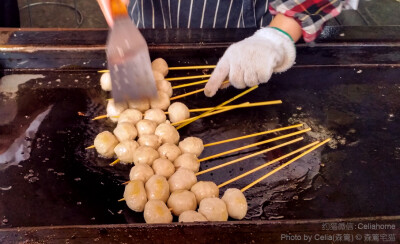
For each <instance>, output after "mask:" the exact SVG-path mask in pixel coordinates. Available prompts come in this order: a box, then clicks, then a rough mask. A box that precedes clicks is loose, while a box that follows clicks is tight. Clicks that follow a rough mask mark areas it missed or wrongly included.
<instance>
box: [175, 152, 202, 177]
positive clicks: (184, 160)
mask: <svg viewBox="0 0 400 244" xmlns="http://www.w3.org/2000/svg"><path fill="white" fill-rule="evenodd" d="M174 165H175V168H186V169H190V170H191V171H193V172H195V173H197V172H199V168H200V162H199V160H198V159H197V157H196V155H194V154H193V153H184V154H182V155H180V156H179V157H177V158H176V159H175V161H174Z"/></svg>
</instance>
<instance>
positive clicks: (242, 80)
mask: <svg viewBox="0 0 400 244" xmlns="http://www.w3.org/2000/svg"><path fill="white" fill-rule="evenodd" d="M295 58H296V49H295V46H294V43H293V41H292V40H291V39H290V38H289V36H287V35H285V34H284V33H282V32H280V31H279V30H276V29H273V28H269V27H266V28H262V29H260V30H258V31H256V32H255V33H254V35H252V36H251V37H248V38H246V39H244V40H242V41H240V42H237V43H235V44H232V45H231V46H230V47H229V48H228V49H227V50H226V51H225V53H224V55H223V56H222V58H221V59H220V60H219V62H218V64H217V67H215V69H214V72H213V73H212V75H211V77H210V79H209V81H208V82H207V84H206V86H205V89H204V93H205V95H206V96H207V97H212V96H214V95H215V93H216V92H217V90H218V89H219V88H220V87H221V84H222V82H224V81H225V80H226V79H227V78H228V76H229V82H230V84H232V85H233V86H234V87H236V88H238V89H243V88H245V87H246V86H249V87H251V86H255V85H257V84H260V83H266V82H268V80H269V79H270V78H271V75H272V73H273V72H284V71H286V70H288V69H289V68H290V67H292V65H293V64H294V61H295Z"/></svg>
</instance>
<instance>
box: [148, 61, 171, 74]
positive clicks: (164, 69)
mask: <svg viewBox="0 0 400 244" xmlns="http://www.w3.org/2000/svg"><path fill="white" fill-rule="evenodd" d="M151 68H152V69H153V70H155V71H158V72H160V73H161V74H162V75H163V76H164V77H165V76H167V74H168V64H167V62H166V61H165V60H164V59H162V58H157V59H155V60H154V61H153V62H151Z"/></svg>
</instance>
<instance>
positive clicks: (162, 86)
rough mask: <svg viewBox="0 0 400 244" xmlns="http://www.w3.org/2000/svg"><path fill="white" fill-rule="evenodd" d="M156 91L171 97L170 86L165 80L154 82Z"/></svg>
mask: <svg viewBox="0 0 400 244" xmlns="http://www.w3.org/2000/svg"><path fill="white" fill-rule="evenodd" d="M156 86H157V90H159V91H162V92H165V93H166V94H167V95H168V96H169V97H172V85H171V82H169V81H167V80H158V81H156Z"/></svg>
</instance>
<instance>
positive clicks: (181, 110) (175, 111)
mask: <svg viewBox="0 0 400 244" xmlns="http://www.w3.org/2000/svg"><path fill="white" fill-rule="evenodd" d="M168 117H169V120H170V121H171V122H172V123H175V122H179V121H182V120H185V119H188V118H190V112H189V108H188V107H187V106H186V105H185V104H183V103H181V102H174V103H173V104H171V106H169V107H168Z"/></svg>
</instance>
